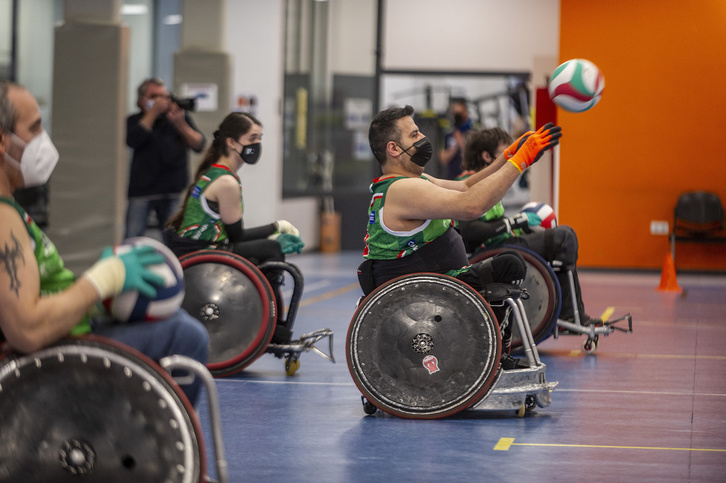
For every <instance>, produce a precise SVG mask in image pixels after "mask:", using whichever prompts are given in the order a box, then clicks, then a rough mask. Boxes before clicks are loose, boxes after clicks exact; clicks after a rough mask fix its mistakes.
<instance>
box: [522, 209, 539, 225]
mask: <svg viewBox="0 0 726 483" xmlns="http://www.w3.org/2000/svg"><path fill="white" fill-rule="evenodd" d="M522 214H524V215H527V224H528V225H529V226H540V225H542V218H540V217H539V216H538V215H537V213H532V212H530V211H525V212H524V213H520V215H522Z"/></svg>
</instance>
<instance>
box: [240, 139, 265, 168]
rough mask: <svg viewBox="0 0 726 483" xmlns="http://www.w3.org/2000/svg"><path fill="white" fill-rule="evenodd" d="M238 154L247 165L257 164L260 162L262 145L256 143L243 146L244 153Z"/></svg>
mask: <svg viewBox="0 0 726 483" xmlns="http://www.w3.org/2000/svg"><path fill="white" fill-rule="evenodd" d="M240 144H241V143H240ZM237 154H239V157H240V158H242V161H244V162H245V163H247V164H255V163H257V161H259V160H260V155H261V154H262V144H261V143H254V144H248V145H247V146H245V145H244V144H243V145H242V151H237Z"/></svg>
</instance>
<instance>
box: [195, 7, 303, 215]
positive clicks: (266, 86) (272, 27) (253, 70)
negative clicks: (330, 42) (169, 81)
mask: <svg viewBox="0 0 726 483" xmlns="http://www.w3.org/2000/svg"><path fill="white" fill-rule="evenodd" d="M185 20H186V19H185ZM284 20H285V2H284V0H234V1H229V2H228V3H227V16H226V21H227V25H226V29H227V35H226V46H225V50H226V51H227V52H229V54H230V55H232V57H233V59H234V60H233V79H232V86H233V88H232V100H233V102H234V101H235V100H236V99H237V95H255V96H256V97H257V99H258V101H259V104H258V106H257V111H256V112H255V116H256V117H257V118H258V119H259V120H260V121H261V122H262V125H263V131H262V135H263V138H262V158H261V159H260V161H259V163H258V164H256V165H254V166H244V167H243V168H242V169H241V170H240V177H241V179H242V188H243V192H244V199H245V206H247V207H248V209H247V210H245V220H244V221H245V225H246V226H250V227H251V226H257V225H262V224H265V223H270V222H272V221H275V220H277V219H280V218H283V216H284V213H282V206H281V205H282V110H281V105H282V92H283V80H284V74H283V73H284V70H283V66H284V62H283V54H284V38H285V35H284ZM234 107H235V106H230V110H232V109H233V108H234ZM220 122H221V119H220ZM251 207H254V209H252V208H251ZM290 221H292V222H293V223H295V221H293V220H290Z"/></svg>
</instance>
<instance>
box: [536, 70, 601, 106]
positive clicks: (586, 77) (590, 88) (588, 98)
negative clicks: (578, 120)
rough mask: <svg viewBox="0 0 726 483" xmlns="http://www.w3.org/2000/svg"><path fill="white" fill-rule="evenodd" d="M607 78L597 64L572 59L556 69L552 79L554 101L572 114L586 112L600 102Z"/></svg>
mask: <svg viewBox="0 0 726 483" xmlns="http://www.w3.org/2000/svg"><path fill="white" fill-rule="evenodd" d="M604 88H605V77H603V75H602V72H600V69H598V68H597V66H596V65H595V64H593V63H592V62H590V61H589V60H585V59H572V60H568V61H567V62H565V63H563V64H562V65H560V66H559V67H557V68H556V69H555V71H554V72H553V73H552V77H550V83H549V93H550V98H551V99H552V101H553V102H554V103H555V104H557V105H558V106H560V107H561V108H562V109H565V110H566V111H570V112H584V111H587V110H588V109H591V108H592V107H593V106H594V105H595V104H597V103H598V102H599V101H600V98H601V97H602V91H603V89H604Z"/></svg>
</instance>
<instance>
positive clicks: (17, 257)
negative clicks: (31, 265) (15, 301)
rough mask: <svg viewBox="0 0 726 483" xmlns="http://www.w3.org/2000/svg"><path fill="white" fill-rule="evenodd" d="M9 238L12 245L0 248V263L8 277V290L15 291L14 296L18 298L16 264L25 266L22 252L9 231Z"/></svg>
mask: <svg viewBox="0 0 726 483" xmlns="http://www.w3.org/2000/svg"><path fill="white" fill-rule="evenodd" d="M10 238H12V245H13V246H10V245H9V244H8V243H5V248H0V263H3V264H4V265H5V271H6V272H7V273H8V275H9V276H10V290H14V291H15V296H16V297H20V294H19V290H20V279H19V278H18V263H19V262H22V263H23V265H25V257H24V256H23V250H22V249H21V248H20V243H19V242H18V239H17V238H15V234H14V233H13V232H12V231H11V232H10Z"/></svg>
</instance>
